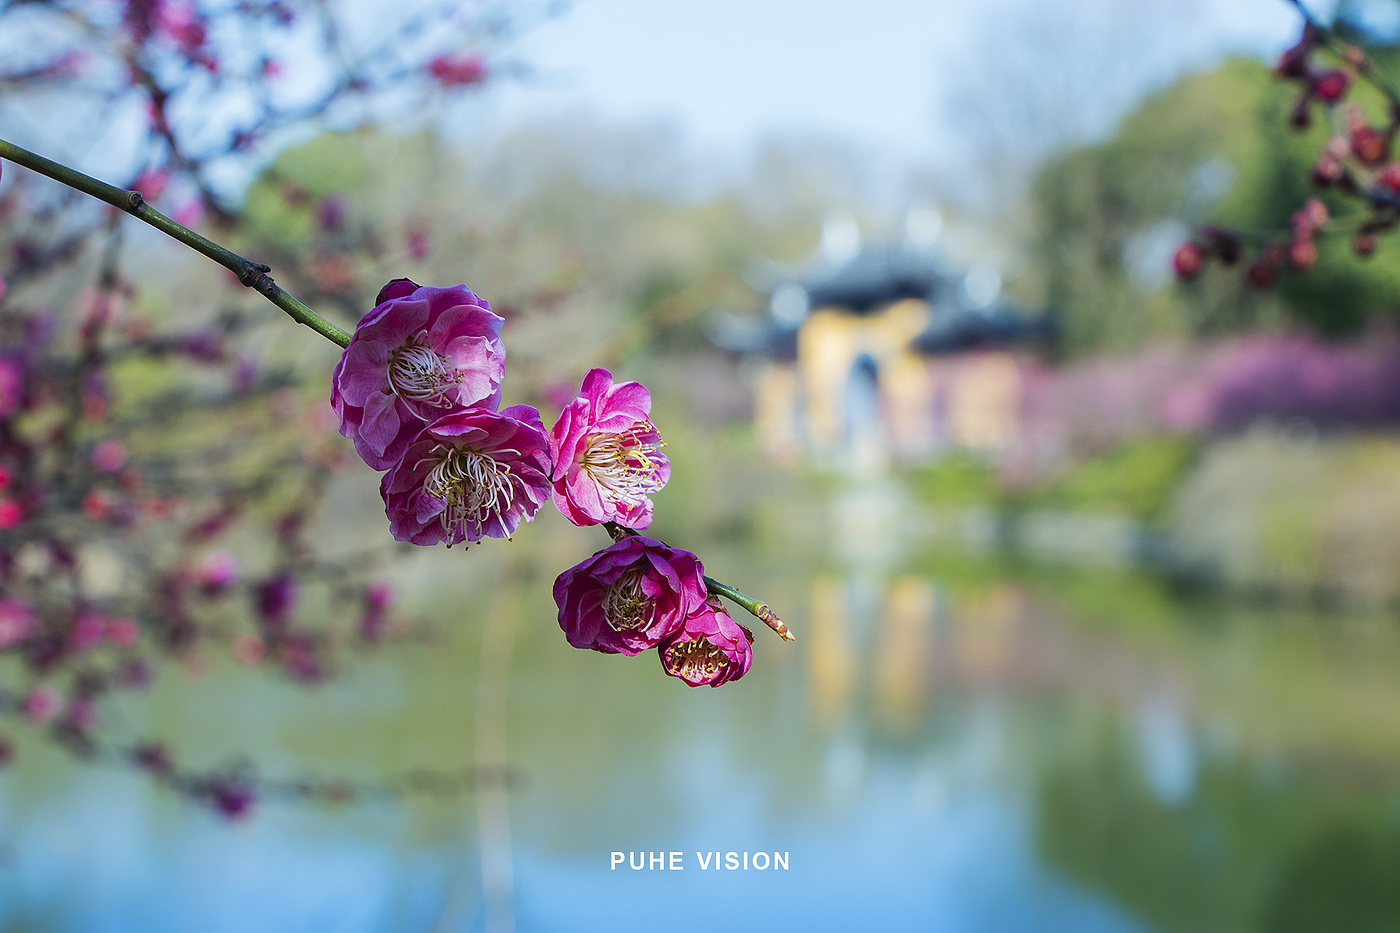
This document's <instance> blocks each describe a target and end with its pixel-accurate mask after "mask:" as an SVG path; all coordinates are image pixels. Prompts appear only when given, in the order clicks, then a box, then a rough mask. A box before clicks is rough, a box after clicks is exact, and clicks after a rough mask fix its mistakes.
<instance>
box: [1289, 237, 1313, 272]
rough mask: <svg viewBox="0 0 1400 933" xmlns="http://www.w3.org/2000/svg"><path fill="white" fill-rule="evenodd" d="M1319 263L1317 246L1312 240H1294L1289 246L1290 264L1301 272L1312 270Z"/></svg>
mask: <svg viewBox="0 0 1400 933" xmlns="http://www.w3.org/2000/svg"><path fill="white" fill-rule="evenodd" d="M1316 262H1317V244H1316V243H1314V242H1313V241H1312V240H1311V239H1307V240H1302V239H1299V240H1294V241H1293V242H1292V243H1290V244H1289V245H1288V264H1289V265H1290V266H1292V267H1293V268H1294V269H1296V270H1297V271H1299V272H1304V271H1306V270H1308V269H1311V268H1312V267H1313V265H1314V264H1315V263H1316Z"/></svg>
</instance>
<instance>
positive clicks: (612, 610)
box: [603, 567, 655, 632]
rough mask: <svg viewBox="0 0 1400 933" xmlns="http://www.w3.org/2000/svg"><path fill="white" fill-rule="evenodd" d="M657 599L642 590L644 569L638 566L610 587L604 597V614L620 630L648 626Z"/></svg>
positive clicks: (629, 630) (628, 630)
mask: <svg viewBox="0 0 1400 933" xmlns="http://www.w3.org/2000/svg"><path fill="white" fill-rule="evenodd" d="M654 603H655V600H654V599H652V598H651V597H650V596H648V595H647V594H646V593H644V592H642V571H641V570H639V569H637V568H636V567H634V568H632V569H631V570H629V571H627V572H626V573H624V574H623V575H622V576H621V577H619V578H618V579H617V582H616V583H614V584H613V585H612V586H610V587H608V595H607V596H606V597H604V598H603V616H604V618H606V619H607V620H608V624H609V625H611V626H612V627H613V628H614V629H616V630H617V631H619V632H631V631H635V630H636V629H639V628H646V626H647V622H648V621H649V620H648V618H647V617H648V616H649V615H651V607H652V605H653V604H654Z"/></svg>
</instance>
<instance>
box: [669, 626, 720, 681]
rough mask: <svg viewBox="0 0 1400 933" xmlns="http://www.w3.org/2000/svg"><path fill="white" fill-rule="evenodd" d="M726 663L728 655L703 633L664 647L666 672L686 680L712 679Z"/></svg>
mask: <svg viewBox="0 0 1400 933" xmlns="http://www.w3.org/2000/svg"><path fill="white" fill-rule="evenodd" d="M728 663H729V656H728V655H726V654H725V653H724V652H723V651H721V650H720V648H719V646H718V645H716V644H714V643H713V642H711V641H710V640H709V639H708V638H706V637H705V636H704V635H697V636H696V637H694V638H692V639H690V640H689V641H678V642H675V643H673V644H671V645H670V646H669V647H667V648H666V672H667V673H669V674H671V675H673V676H675V677H680V678H682V679H684V680H688V681H699V682H701V683H704V682H705V681H709V680H713V679H714V678H715V675H717V674H719V672H720V671H722V670H724V666H725V665H726V664H728Z"/></svg>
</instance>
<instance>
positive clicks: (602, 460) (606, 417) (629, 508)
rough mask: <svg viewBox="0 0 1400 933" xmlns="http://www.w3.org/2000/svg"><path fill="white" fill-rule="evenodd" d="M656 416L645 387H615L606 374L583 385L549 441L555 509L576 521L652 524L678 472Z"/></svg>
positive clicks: (597, 372)
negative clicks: (661, 495) (656, 505)
mask: <svg viewBox="0 0 1400 933" xmlns="http://www.w3.org/2000/svg"><path fill="white" fill-rule="evenodd" d="M650 415H651V393H650V392H648V391H647V390H646V387H645V386H643V385H642V384H641V383H640V382H623V383H618V384H614V383H613V381H612V373H610V372H608V371H607V370H606V369H594V370H591V371H590V372H589V373H588V375H587V376H584V377H583V387H582V388H581V390H580V392H579V396H578V398H576V399H574V400H573V401H571V402H569V403H568V404H567V405H565V406H564V410H563V412H561V413H560V415H559V420H558V421H557V422H555V425H554V430H553V431H551V432H550V436H549V446H550V450H551V452H552V453H553V456H554V504H555V506H556V507H557V508H558V509H559V511H560V512H562V513H564V516H565V517H566V518H568V519H569V521H571V522H573V523H574V524H575V525H597V524H599V523H600V522H617V523H618V524H619V525H623V526H625V527H628V528H645V527H647V526H648V525H650V524H651V518H652V504H651V494H652V493H654V492H658V491H660V489H661V487H663V486H665V485H666V481H667V480H669V479H670V478H671V464H670V462H669V461H667V459H666V456H665V455H664V454H662V453H661V448H662V446H664V445H663V444H662V442H661V435H660V434H659V433H658V432H657V430H656V428H655V427H653V426H652V423H651V420H650Z"/></svg>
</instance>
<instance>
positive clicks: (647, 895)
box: [0, 466, 1400, 933]
mask: <svg viewBox="0 0 1400 933" xmlns="http://www.w3.org/2000/svg"><path fill="white" fill-rule="evenodd" d="M724 482H725V477H724V471H723V467H722V466H721V467H719V468H716V470H715V471H709V470H706V471H699V470H693V471H691V473H690V474H688V475H686V471H685V469H684V468H679V469H678V478H677V481H676V483H677V485H678V486H679V487H681V491H680V495H679V496H678V498H677V499H676V500H675V501H674V503H672V505H673V509H672V511H674V512H678V513H683V512H684V509H683V508H681V507H679V506H678V505H675V503H679V502H682V501H691V500H694V501H711V502H714V501H724V500H723V498H722V495H720V494H718V493H716V491H715V489H713V488H707V487H706V486H705V484H720V485H722V484H723V483H724ZM750 485H752V484H750ZM774 485H776V486H777V487H780V488H779V489H777V490H776V491H775V488H774ZM745 488H746V489H748V491H747V492H746V493H745V497H744V498H743V500H742V501H738V502H733V503H729V506H728V507H729V508H730V514H729V517H724V516H721V517H719V518H712V519H709V520H700V519H697V518H696V517H695V516H694V515H686V514H680V515H679V517H678V518H677V519H675V521H674V522H673V523H672V524H670V525H663V526H659V527H658V528H657V529H656V531H657V533H658V536H660V537H664V538H667V539H668V540H671V541H672V543H675V544H678V545H681V546H691V547H694V548H695V549H696V550H697V551H700V552H701V553H702V555H703V556H704V558H705V560H706V564H707V568H708V570H709V571H710V572H711V573H712V574H713V575H714V576H717V577H719V578H721V579H724V580H726V581H728V582H731V583H733V584H735V585H737V586H739V587H740V588H742V589H745V590H748V591H750V592H753V593H755V594H758V595H760V596H761V597H762V598H765V599H767V600H768V601H770V602H771V603H773V604H774V605H775V606H776V607H777V608H779V610H780V611H781V612H782V614H783V615H784V617H785V619H786V620H787V621H789V623H790V624H791V626H792V628H793V630H794V631H795V632H796V633H797V635H798V639H799V640H798V642H797V643H796V644H795V645H788V644H784V643H782V642H781V641H779V640H778V639H777V638H776V637H775V636H772V635H771V634H770V633H768V632H766V631H764V630H762V629H761V628H760V630H759V631H756V632H755V635H756V637H757V643H756V645H755V649H756V650H755V662H754V667H753V670H752V671H751V672H750V674H749V675H748V676H747V677H746V678H745V679H744V680H742V681H740V682H737V683H734V684H731V685H727V686H725V687H724V688H722V689H719V690H709V689H704V688H702V689H696V690H691V689H686V688H685V687H683V686H682V685H681V684H679V683H678V682H676V681H673V680H670V679H668V678H666V677H664V676H663V675H662V673H661V671H660V666H659V664H658V663H657V662H656V659H655V657H653V656H651V655H641V656H638V657H637V658H633V659H626V658H622V657H616V656H603V655H598V654H594V653H591V652H579V651H575V650H573V649H571V648H569V647H568V645H567V644H566V643H565V641H564V639H563V637H562V635H561V634H560V632H559V630H558V627H557V625H556V623H555V620H554V606H553V603H552V600H551V598H550V595H549V585H550V583H551V582H552V580H553V576H554V574H556V573H557V572H558V571H559V570H560V569H562V568H563V567H567V566H568V565H570V564H572V563H574V562H576V561H577V560H580V559H581V558H582V557H584V556H586V555H587V554H588V553H590V552H591V551H592V550H593V549H595V548H597V547H600V546H602V544H603V543H605V542H604V541H601V540H599V539H600V538H601V534H600V533H599V532H598V531H597V530H596V529H593V530H585V529H574V528H571V527H569V526H567V525H566V524H565V523H564V522H563V521H562V520H560V519H559V518H558V516H556V515H553V514H551V515H549V516H545V517H542V518H541V520H540V521H539V522H537V523H536V525H535V526H533V527H531V528H530V529H528V532H529V533H528V534H526V533H524V532H522V533H521V534H520V535H518V536H517V540H516V541H515V542H513V543H511V544H505V543H503V542H490V543H489V544H488V546H483V547H481V548H480V549H473V550H472V551H471V552H470V553H469V554H468V555H463V554H460V553H458V552H456V551H454V552H452V553H450V554H448V553H443V552H437V553H434V554H431V555H425V556H424V559H421V560H418V561H415V562H414V563H413V564H411V565H410V566H409V567H408V568H407V569H406V570H405V571H404V572H403V573H402V574H401V576H400V578H399V585H400V589H401V590H402V591H403V592H405V594H406V596H405V604H406V607H407V609H408V610H409V611H422V612H424V613H428V614H431V615H433V616H434V617H435V618H437V619H439V620H441V623H442V631H441V633H440V635H439V636H438V637H436V638H434V639H431V640H429V641H426V642H415V643H408V644H402V645H396V646H393V647H390V648H387V649H385V650H383V651H380V652H376V653H373V654H367V655H365V656H362V657H360V656H354V657H351V658H349V659H348V660H347V662H346V663H345V664H344V669H343V670H342V671H341V674H340V676H339V677H338V678H337V679H336V680H335V681H333V682H332V683H330V684H329V685H326V686H324V687H320V688H317V689H314V690H306V689H303V688H299V687H296V686H292V685H289V684H286V683H283V682H281V681H279V680H277V679H276V678H273V677H269V676H267V675H266V674H265V673H264V672H261V671H259V670H252V669H248V668H245V667H241V666H239V665H237V664H236V663H234V662H233V661H231V660H229V659H226V658H223V657H222V656H214V657H212V658H211V663H210V665H209V667H208V669H207V670H203V669H193V670H180V669H169V670H166V671H165V672H163V674H162V676H161V677H160V679H159V680H158V682H157V684H156V687H155V688H154V690H153V691H152V692H151V693H150V694H149V695H143V696H122V697H118V698H115V699H113V700H111V701H109V704H108V705H107V706H106V707H104V710H103V716H104V719H103V730H104V732H105V733H106V734H108V735H109V736H111V737H112V738H113V739H114V740H121V739H123V738H127V737H134V736H145V735H154V736H158V737H160V738H162V739H165V740H166V741H168V742H169V743H170V745H171V747H172V748H173V749H175V750H177V754H178V755H179V756H180V759H181V760H182V761H184V762H187V763H189V764H190V765H192V766H205V767H211V766H215V765H218V764H219V763H221V762H227V761H228V760H230V758H231V757H235V756H238V755H240V754H248V755H249V756H251V757H252V758H253V759H255V760H256V766H257V769H258V772H259V773H260V774H262V775H264V776H268V777H280V778H297V777H305V776H321V777H330V776H335V777H343V778H346V779H351V780H362V781H371V782H373V781H378V780H383V779H385V778H386V777H387V776H392V775H396V774H402V773H404V772H406V771H410V770H412V769H415V768H432V769H440V770H453V769H467V768H474V767H479V768H483V769H486V771H485V772H482V773H487V774H489V773H500V771H499V769H500V767H501V766H502V765H504V767H505V769H506V772H505V773H506V774H507V775H508V779H507V780H506V781H504V782H502V781H498V780H483V781H481V782H480V784H479V785H478V787H477V790H476V792H474V793H468V794H462V795H456V796H441V797H438V796H430V795H410V796H409V797H407V798H404V799H398V798H384V799H373V800H367V801H366V800H360V801H355V802H351V803H347V804H342V805H328V804H312V803H307V802H305V801H297V800H284V799H277V798H273V799H267V800H261V801H259V803H258V805H257V807H256V809H255V811H254V812H253V814H252V815H251V816H249V817H248V818H246V819H243V820H240V821H237V822H229V821H227V820H224V819H222V818H220V817H218V816H217V815H215V814H213V813H211V812H208V810H207V809H205V808H203V807H200V806H198V805H195V804H192V803H190V802H188V801H186V800H183V799H181V798H179V797H177V796H176V795H174V794H171V793H170V792H168V791H166V790H164V789H163V788H160V787H158V786H156V785H153V784H151V783H150V782H149V781H147V780H146V779H145V778H144V777H143V776H142V775H140V774H137V773H134V772H133V771H132V770H131V769H129V768H123V767H119V766H102V765H81V764H75V763H74V762H73V761H72V760H71V759H70V758H69V757H68V756H67V755H66V754H65V753H63V752H62V751H60V750H58V749H55V748H53V747H51V746H50V745H48V744H47V743H45V742H42V741H38V740H37V739H35V737H33V736H25V735H21V736H19V737H18V738H19V740H20V741H19V749H18V750H19V754H18V755H17V758H16V762H15V764H14V765H13V766H12V767H11V768H10V769H9V770H8V771H7V772H5V773H4V774H3V775H2V776H0V930H16V931H18V930H74V931H78V930H81V931H104V930H113V931H115V930H142V931H153V933H156V931H177V930H201V931H224V930H227V931H236V930H237V931H241V930H279V931H298V930H307V931H312V930H314V931H326V930H343V931H378V930H423V931H436V930H443V931H446V930H451V931H466V930H487V931H498V930H508V929H518V930H521V931H533V930H541V931H544V930H583V931H586V930H619V929H621V930H632V929H662V928H665V929H669V930H678V931H683V930H710V929H713V928H715V927H716V925H721V926H723V927H724V928H726V929H733V930H774V929H806V930H850V929H877V930H906V929H936V930H942V931H964V930H966V931H1000V930H1006V931H1023V930H1045V931H1060V930H1065V931H1105V933H1108V931H1209V930H1261V931H1289V930H1312V929H1318V930H1321V929H1327V930H1382V929H1394V928H1396V927H1397V925H1400V894H1397V892H1400V884H1395V883H1394V879H1395V878H1396V877H1400V626H1397V624H1396V620H1395V619H1394V617H1393V616H1390V615H1385V614H1375V615H1357V614H1338V613H1324V612H1321V611H1312V610H1308V609H1303V608H1296V607H1292V608H1290V607H1278V606H1274V607H1270V606H1261V605H1249V604H1241V603H1238V602H1234V603H1231V602H1221V601H1217V600H1209V599H1205V598H1203V597H1195V596H1191V595H1189V594H1186V595H1183V594H1178V593H1174V592H1172V591H1171V589H1170V588H1169V587H1167V586H1166V585H1164V584H1163V583H1161V582H1160V581H1156V580H1153V579H1151V578H1149V577H1144V576H1139V575H1134V574H1128V573H1109V572H1101V571H1092V570H1087V569H1082V568H1074V567H1044V566H1040V567H1037V566H1029V565H1019V564H1016V563H1008V562H1006V561H1003V560H998V559H996V558H994V557H989V556H985V555H983V556H975V555H974V556H969V555H967V554H963V553H957V552H950V551H944V552H936V553H935V552H928V551H922V550H920V549H918V548H915V547H912V546H909V545H907V544H905V543H904V542H902V541H901V540H900V539H899V537H898V535H897V534H894V533H893V532H891V531H890V529H891V528H892V527H895V526H897V525H898V524H899V522H898V521H896V520H894V519H896V518H898V517H899V516H905V517H907V515H908V514H909V510H910V509H911V508H912V506H910V505H909V503H907V502H906V501H905V500H904V499H903V498H902V496H901V495H900V493H899V492H898V487H897V486H894V485H891V484H889V483H886V482H884V481H881V482H877V483H868V482H867V483H854V484H852V483H841V482H834V483H827V484H826V485H823V484H821V483H819V482H815V481H808V480H799V479H794V478H792V477H782V476H780V477H778V478H777V479H775V480H772V481H771V483H770V486H769V487H763V486H762V484H758V485H755V486H753V488H749V486H746V487H745ZM361 491H362V492H363V490H361ZM668 494H669V491H668ZM370 495H371V504H372V501H373V500H372V490H371V491H370ZM681 496H684V497H685V498H684V499H683V498H681ZM717 496H719V497H718V498H717ZM707 497H708V498H707ZM765 503H767V504H766V505H765ZM775 503H777V504H775ZM659 514H666V513H664V512H661V511H659ZM775 516H777V517H776V518H775ZM345 520H346V521H350V520H351V519H348V518H347V519H345ZM355 520H358V519H355ZM736 618H737V616H736ZM493 768H494V769H497V770H496V771H495V772H492V771H491V769H493ZM673 852H676V853H680V855H679V856H678V857H677V858H678V860H679V861H678V864H679V866H680V870H673V869H672V868H671V867H670V866H671V862H672V856H671V855H670V853H673ZM729 852H733V853H735V858H736V859H745V860H747V865H748V867H747V868H744V867H740V868H737V869H734V870H729V869H723V870H717V865H718V864H720V863H722V861H723V858H722V857H723V856H724V854H726V853H729ZM615 853H620V854H621V864H617V865H614V861H615V859H617V858H618V856H617V855H615ZM643 853H645V854H644V855H643ZM715 853H718V855H716V854H715ZM756 853H763V854H764V855H763V858H762V859H761V861H763V862H764V863H765V865H766V866H767V867H765V868H763V869H761V870H760V868H759V867H758V861H759V860H757V859H755V858H754V855H755V854H756ZM662 854H664V858H661V857H659V856H661V855H662ZM654 856H655V857H656V858H654ZM702 858H703V859H704V860H705V862H706V864H707V865H708V867H705V868H702V866H701V859H702ZM775 858H776V859H777V860H778V863H777V866H776V867H775ZM634 859H640V860H641V861H644V862H645V863H646V865H647V867H645V868H643V869H641V870H633V869H632V868H631V867H630V866H631V864H632V863H633V862H632V860H634ZM783 863H785V865H784V864H783ZM662 864H665V865H666V866H667V867H666V868H664V869H663V868H662V867H661V865H662ZM741 865H742V863H741Z"/></svg>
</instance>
